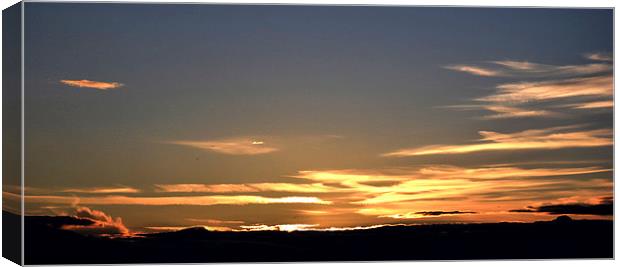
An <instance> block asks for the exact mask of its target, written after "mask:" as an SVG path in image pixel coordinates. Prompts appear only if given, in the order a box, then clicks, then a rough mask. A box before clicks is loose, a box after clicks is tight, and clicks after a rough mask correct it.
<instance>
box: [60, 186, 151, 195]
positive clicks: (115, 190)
mask: <svg viewBox="0 0 620 267" xmlns="http://www.w3.org/2000/svg"><path fill="white" fill-rule="evenodd" d="M60 192H64V193H85V194H122V193H129V194H131V193H140V190H139V189H136V188H133V187H126V186H121V187H84V188H66V189H61V190H60Z"/></svg>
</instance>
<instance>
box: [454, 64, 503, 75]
mask: <svg viewBox="0 0 620 267" xmlns="http://www.w3.org/2000/svg"><path fill="white" fill-rule="evenodd" d="M445 68H446V69H449V70H455V71H460V72H466V73H469V74H473V75H477V76H488V77H492V76H504V75H505V74H504V73H502V72H501V71H499V70H492V69H487V68H483V67H478V66H472V65H449V66H445Z"/></svg>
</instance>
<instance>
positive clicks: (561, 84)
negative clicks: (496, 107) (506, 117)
mask: <svg viewBox="0 0 620 267" xmlns="http://www.w3.org/2000/svg"><path fill="white" fill-rule="evenodd" d="M497 89H498V91H497V93H495V94H492V95H489V96H485V97H481V98H478V99H477V100H478V101H484V102H495V103H505V102H518V103H523V102H531V101H544V100H553V99H560V98H568V97H583V96H589V97H609V96H611V95H612V94H613V77H612V76H611V75H606V76H596V77H586V78H571V79H564V80H553V81H542V82H519V83H507V84H501V85H498V86H497Z"/></svg>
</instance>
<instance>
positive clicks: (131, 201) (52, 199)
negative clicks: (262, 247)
mask: <svg viewBox="0 0 620 267" xmlns="http://www.w3.org/2000/svg"><path fill="white" fill-rule="evenodd" d="M25 199H26V202H27V203H56V204H71V205H72V204H74V203H76V202H77V203H80V204H85V205H138V206H171V205H179V206H212V205H248V204H283V203H305V204H331V201H325V200H322V199H320V198H317V197H306V196H289V197H262V196H250V195H209V196H170V197H130V196H115V195H113V196H101V197H69V196H54V195H38V196H26V197H25Z"/></svg>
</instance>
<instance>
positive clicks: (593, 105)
mask: <svg viewBox="0 0 620 267" xmlns="http://www.w3.org/2000/svg"><path fill="white" fill-rule="evenodd" d="M568 107H571V108H573V109H598V108H613V107H614V101H613V100H603V101H593V102H584V103H577V104H571V105H568Z"/></svg>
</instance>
